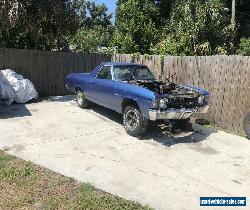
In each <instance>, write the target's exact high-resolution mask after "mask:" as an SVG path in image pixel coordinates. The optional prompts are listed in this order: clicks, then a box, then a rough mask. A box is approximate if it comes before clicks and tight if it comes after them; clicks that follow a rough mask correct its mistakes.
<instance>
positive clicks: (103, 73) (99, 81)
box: [91, 66, 114, 109]
mask: <svg viewBox="0 0 250 210" xmlns="http://www.w3.org/2000/svg"><path fill="white" fill-rule="evenodd" d="M111 70H112V68H111V66H103V67H102V68H101V70H100V71H99V72H98V73H97V75H96V77H95V78H94V80H93V82H92V87H91V89H92V91H91V92H92V98H93V101H94V102H95V103H97V104H100V105H102V106H104V107H107V108H111V109H113V104H112V101H113V100H114V81H113V80H112V73H111Z"/></svg>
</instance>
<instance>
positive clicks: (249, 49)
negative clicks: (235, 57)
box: [237, 38, 250, 56]
mask: <svg viewBox="0 0 250 210" xmlns="http://www.w3.org/2000/svg"><path fill="white" fill-rule="evenodd" d="M237 54H239V55H246V56H250V38H242V39H241V40H240V45H239V48H238V50H237Z"/></svg>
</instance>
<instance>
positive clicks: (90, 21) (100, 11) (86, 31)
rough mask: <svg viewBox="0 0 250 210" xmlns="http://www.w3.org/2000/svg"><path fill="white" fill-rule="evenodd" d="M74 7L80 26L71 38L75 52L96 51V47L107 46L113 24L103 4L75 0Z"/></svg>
mask: <svg viewBox="0 0 250 210" xmlns="http://www.w3.org/2000/svg"><path fill="white" fill-rule="evenodd" d="M74 7H75V9H76V12H77V14H79V16H80V17H81V18H80V27H79V28H78V30H77V33H76V34H75V35H74V36H72V38H71V42H70V43H71V45H72V47H73V48H74V50H75V51H77V52H89V53H91V52H96V51H97V48H98V47H109V44H110V40H111V36H112V32H113V26H112V23H111V18H112V15H111V14H108V9H107V7H106V6H105V5H104V4H101V5H97V4H95V3H94V2H84V1H82V0H75V2H74Z"/></svg>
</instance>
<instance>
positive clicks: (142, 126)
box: [123, 106, 148, 136]
mask: <svg viewBox="0 0 250 210" xmlns="http://www.w3.org/2000/svg"><path fill="white" fill-rule="evenodd" d="M123 125H124V127H125V130H126V132H127V133H128V134H129V135H131V136H138V135H141V134H143V133H145V132H146V130H147V127H148V119H146V118H145V117H144V116H143V114H142V113H141V111H140V109H138V108H137V107H133V106H127V107H126V108H125V109H124V112H123Z"/></svg>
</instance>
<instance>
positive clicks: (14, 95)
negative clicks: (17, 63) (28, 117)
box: [0, 69, 38, 105]
mask: <svg viewBox="0 0 250 210" xmlns="http://www.w3.org/2000/svg"><path fill="white" fill-rule="evenodd" d="M37 97H38V93H37V91H36V89H35V87H34V85H33V84H32V82H31V81H29V80H28V79H24V78H23V76H22V75H20V74H17V73H16V72H15V71H13V70H11V69H5V70H1V71H0V99H1V100H3V101H4V103H5V104H7V105H10V104H11V103H12V102H14V101H15V102H16V103H26V102H28V101H30V100H31V99H36V98H37Z"/></svg>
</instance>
